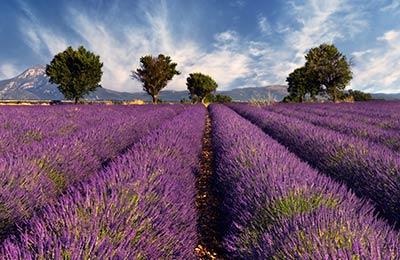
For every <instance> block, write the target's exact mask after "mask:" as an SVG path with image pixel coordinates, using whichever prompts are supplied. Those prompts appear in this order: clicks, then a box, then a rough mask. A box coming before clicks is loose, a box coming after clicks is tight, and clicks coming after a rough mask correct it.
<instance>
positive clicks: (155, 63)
mask: <svg viewBox="0 0 400 260" xmlns="http://www.w3.org/2000/svg"><path fill="white" fill-rule="evenodd" d="M140 63H141V64H140V68H138V69H137V70H136V71H132V78H133V79H136V80H139V81H141V82H142V83H143V90H144V91H146V92H147V94H149V95H150V96H151V97H152V98H153V103H157V99H158V94H159V92H160V90H161V89H163V88H165V87H166V86H167V84H168V81H170V80H171V79H172V78H173V77H174V76H175V75H179V74H180V72H179V71H177V70H176V66H177V64H176V63H173V62H172V60H171V57H169V56H164V55H163V54H159V55H158V57H153V56H151V55H147V56H144V57H141V58H140Z"/></svg>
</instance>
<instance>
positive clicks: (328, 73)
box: [284, 44, 352, 102]
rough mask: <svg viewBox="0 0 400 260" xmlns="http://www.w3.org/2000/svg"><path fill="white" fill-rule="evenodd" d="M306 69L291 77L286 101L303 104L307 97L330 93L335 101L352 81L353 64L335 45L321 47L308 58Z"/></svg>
mask: <svg viewBox="0 0 400 260" xmlns="http://www.w3.org/2000/svg"><path fill="white" fill-rule="evenodd" d="M305 58H306V63H305V65H304V66H302V67H300V68H297V69H295V70H294V71H293V72H292V73H290V74H289V76H288V77H287V79H286V81H287V82H288V92H289V96H288V97H287V98H285V100H284V102H303V101H304V99H305V96H306V95H307V94H309V95H310V97H311V98H312V99H313V98H314V97H315V96H316V95H323V94H325V93H327V94H328V95H329V96H330V98H331V99H332V100H333V101H334V102H336V101H337V100H338V99H339V98H340V96H341V95H342V94H343V93H342V90H344V89H345V87H346V85H347V84H348V83H349V82H350V80H351V79H352V72H351V70H350V66H351V61H348V60H347V58H346V56H345V55H343V54H342V53H340V52H339V51H338V49H337V48H336V47H335V46H334V45H328V44H321V45H320V46H319V47H316V48H312V49H311V50H310V51H309V52H308V54H307V55H306V56H305Z"/></svg>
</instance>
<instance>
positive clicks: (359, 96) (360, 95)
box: [348, 89, 372, 101]
mask: <svg viewBox="0 0 400 260" xmlns="http://www.w3.org/2000/svg"><path fill="white" fill-rule="evenodd" d="M348 94H349V95H350V96H352V97H353V98H354V101H369V100H372V95H371V94H369V93H364V92H362V91H360V90H352V89H349V93H348Z"/></svg>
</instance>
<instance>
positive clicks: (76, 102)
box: [74, 97, 79, 105]
mask: <svg viewBox="0 0 400 260" xmlns="http://www.w3.org/2000/svg"><path fill="white" fill-rule="evenodd" d="M78 100H79V98H77V97H76V98H74V102H75V105H76V104H78Z"/></svg>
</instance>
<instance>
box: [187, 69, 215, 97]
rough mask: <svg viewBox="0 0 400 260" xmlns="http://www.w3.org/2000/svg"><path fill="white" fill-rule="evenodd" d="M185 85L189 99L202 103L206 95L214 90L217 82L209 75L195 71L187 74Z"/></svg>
mask: <svg viewBox="0 0 400 260" xmlns="http://www.w3.org/2000/svg"><path fill="white" fill-rule="evenodd" d="M186 86H187V88H188V90H189V98H190V99H191V100H195V101H196V102H202V103H204V100H205V98H206V96H207V95H209V94H210V93H211V92H213V91H215V90H216V89H217V87H218V84H217V83H216V82H215V81H214V80H213V79H212V78H211V77H210V76H208V75H204V74H202V73H199V72H196V73H191V74H189V77H188V78H187V79H186Z"/></svg>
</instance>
